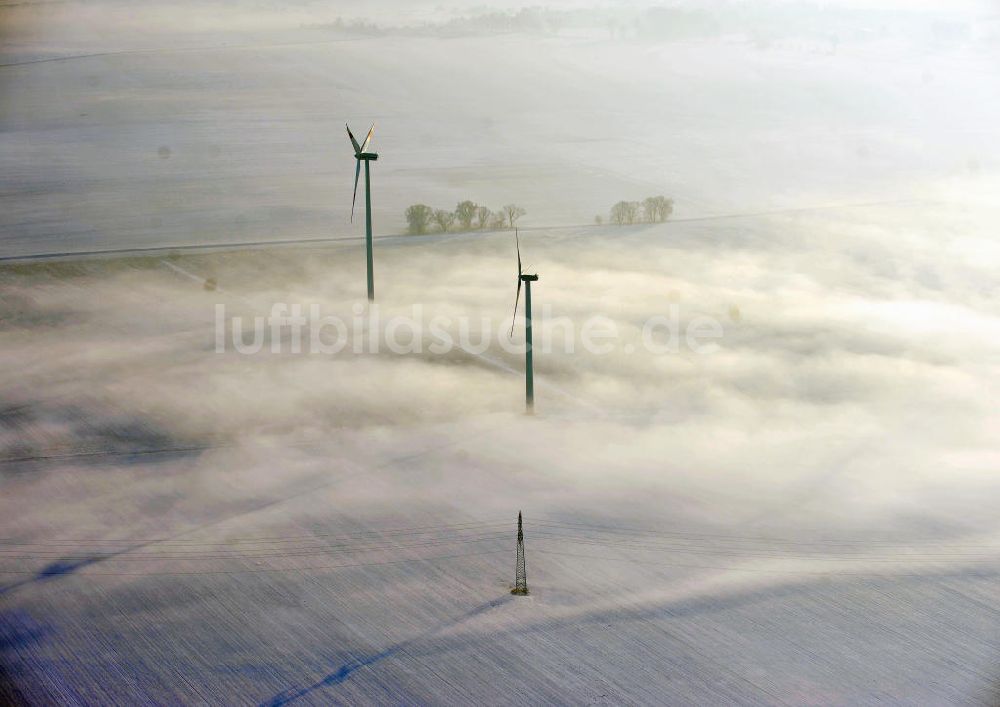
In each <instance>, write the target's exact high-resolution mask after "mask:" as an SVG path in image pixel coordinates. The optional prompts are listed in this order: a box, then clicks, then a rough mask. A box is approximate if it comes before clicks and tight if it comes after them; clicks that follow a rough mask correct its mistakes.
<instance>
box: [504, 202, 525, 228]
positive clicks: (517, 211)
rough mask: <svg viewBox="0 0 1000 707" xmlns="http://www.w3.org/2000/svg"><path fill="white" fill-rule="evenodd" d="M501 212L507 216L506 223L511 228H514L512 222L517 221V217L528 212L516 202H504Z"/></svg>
mask: <svg viewBox="0 0 1000 707" xmlns="http://www.w3.org/2000/svg"><path fill="white" fill-rule="evenodd" d="M503 212H504V214H506V216H507V225H508V226H510V227H511V228H514V224H515V223H517V220H518V219H519V218H521V217H522V216H524V215H525V214H526V213H528V212H527V211H525V210H524V209H522V208H521V207H520V206H518V205H517V204H506V205H505V206H504V207H503Z"/></svg>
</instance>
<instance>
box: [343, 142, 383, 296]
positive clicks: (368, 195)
mask: <svg viewBox="0 0 1000 707" xmlns="http://www.w3.org/2000/svg"><path fill="white" fill-rule="evenodd" d="M345 125H346V124H345ZM374 133H375V123H372V126H371V127H370V128H368V136H367V137H366V138H365V141H364V142H363V143H361V144H360V145H359V144H358V141H357V140H355V139H354V134H353V133H352V132H351V128H350V126H347V136H348V137H349V138H351V145H353V146H354V159H355V160H357V163H358V166H357V169H356V170H354V197H353V198H352V199H351V223H354V202H355V201H357V199H358V179H359V178H360V177H361V163H362V162H364V163H365V249H366V251H367V253H368V301H369V302H374V301H375V266H374V263H373V261H372V182H371V174H370V170H369V169H368V164H369V163H370V162H373V161H374V160H377V159H378V153H376V152H367V151H366V150H367V149H368V145H369V143H370V142H371V141H372V135H373V134H374Z"/></svg>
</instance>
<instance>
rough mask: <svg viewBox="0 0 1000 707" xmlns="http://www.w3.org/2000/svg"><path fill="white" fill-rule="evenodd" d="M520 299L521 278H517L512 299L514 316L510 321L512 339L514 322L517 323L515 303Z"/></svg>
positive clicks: (511, 336)
mask: <svg viewBox="0 0 1000 707" xmlns="http://www.w3.org/2000/svg"><path fill="white" fill-rule="evenodd" d="M520 299H521V276H520V275H518V278H517V296H515V297H514V316H513V317H511V320H510V334H509V336H510V338H512V339H513V338H514V322H516V321H517V303H518V302H519V301H520Z"/></svg>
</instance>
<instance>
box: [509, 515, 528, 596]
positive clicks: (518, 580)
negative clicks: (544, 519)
mask: <svg viewBox="0 0 1000 707" xmlns="http://www.w3.org/2000/svg"><path fill="white" fill-rule="evenodd" d="M510 593H511V594H518V595H521V596H526V595H527V594H528V573H527V571H526V570H525V568H524V526H523V524H522V523H521V511H518V512H517V566H516V567H515V569H514V588H513V589H511V590H510Z"/></svg>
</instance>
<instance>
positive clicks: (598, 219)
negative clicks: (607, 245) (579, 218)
mask: <svg viewBox="0 0 1000 707" xmlns="http://www.w3.org/2000/svg"><path fill="white" fill-rule="evenodd" d="M594 223H595V224H596V225H598V226H600V225H601V224H602V223H604V217H603V216H601V215H600V214H597V216H595V217H594Z"/></svg>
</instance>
